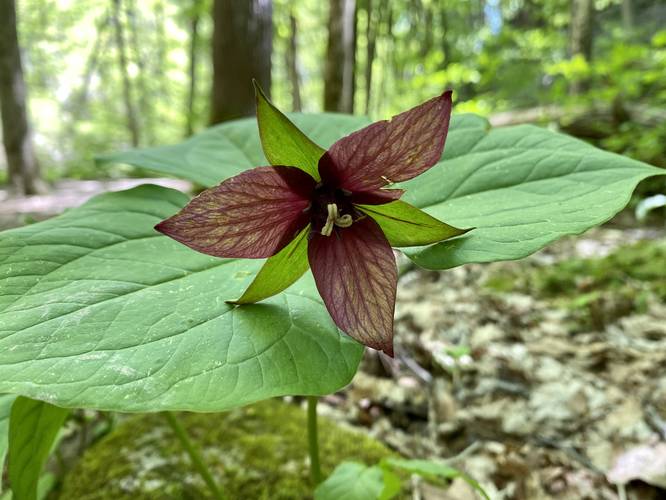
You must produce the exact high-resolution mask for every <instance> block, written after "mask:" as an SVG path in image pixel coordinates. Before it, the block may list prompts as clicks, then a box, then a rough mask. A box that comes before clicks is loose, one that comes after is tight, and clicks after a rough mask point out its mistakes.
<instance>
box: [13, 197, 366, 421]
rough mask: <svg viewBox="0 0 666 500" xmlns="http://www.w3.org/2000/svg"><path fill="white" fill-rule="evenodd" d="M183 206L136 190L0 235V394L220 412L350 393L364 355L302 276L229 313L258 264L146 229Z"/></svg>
mask: <svg viewBox="0 0 666 500" xmlns="http://www.w3.org/2000/svg"><path fill="white" fill-rule="evenodd" d="M186 202H187V197H186V196H185V195H183V194H182V193H179V192H178V191H174V190H171V189H165V188H161V187H157V186H141V187H138V188H135V189H132V190H129V191H124V192H119V193H108V194H104V195H101V196H99V197H96V198H94V199H93V200H91V201H89V202H88V203H86V204H85V205H83V206H81V207H79V208H77V209H73V210H70V211H68V212H66V213H65V214H63V215H62V216H60V217H57V218H54V219H50V220H48V221H45V222H41V223H37V224H33V225H30V226H26V227H23V228H19V229H13V230H10V231H7V232H4V233H0V325H2V327H1V329H0V393H10V394H20V395H24V396H28V397H32V398H35V399H42V400H46V401H49V402H50V403H53V404H56V405H58V406H63V407H75V408H99V409H106V410H120V411H161V410H193V411H221V410H226V409H229V408H233V407H237V406H241V405H245V404H248V403H252V402H254V401H259V400H263V399H266V398H269V397H274V396H281V395H287V394H303V395H322V394H328V393H331V392H334V391H336V390H338V389H340V388H341V387H343V386H344V385H346V384H347V383H348V382H349V381H350V380H351V378H352V376H353V375H354V373H355V372H356V368H357V366H358V363H359V361H360V358H361V355H362V352H363V347H362V346H361V345H360V344H358V343H356V342H355V341H354V340H352V339H351V338H349V337H348V336H346V335H344V334H342V333H340V332H339V331H338V330H337V328H336V327H335V325H334V323H333V321H332V320H331V318H330V316H329V315H328V313H327V312H326V309H325V308H324V306H323V304H322V302H321V300H320V298H319V295H318V293H317V291H316V288H315V285H314V281H313V280H312V277H311V275H309V273H308V276H306V277H304V279H302V280H300V281H299V282H298V283H295V284H294V285H293V286H292V287H291V288H290V290H288V291H287V292H285V293H282V294H280V295H279V296H276V297H273V298H270V299H268V300H266V301H264V302H262V303H261V304H251V305H246V306H242V307H237V306H231V305H229V304H227V303H226V302H225V300H229V299H233V298H235V297H238V296H240V294H241V292H242V291H243V290H244V289H245V288H246V287H247V285H248V284H249V282H250V281H251V280H252V278H253V276H254V275H255V274H256V272H257V271H258V270H259V267H260V265H261V262H260V261H256V260H233V259H217V258H214V257H209V256H206V255H203V254H200V253H197V252H194V251H192V250H190V249H188V248H187V247H185V246H184V245H181V244H179V243H177V242H175V241H173V240H171V239H170V238H167V237H164V236H162V235H160V234H159V233H157V232H156V231H154V230H153V226H154V225H155V224H156V223H157V222H159V221H161V220H163V219H164V218H166V217H168V216H170V215H172V214H174V213H175V212H177V211H178V210H179V209H180V208H181V207H182V206H183V205H184V204H185V203H186Z"/></svg>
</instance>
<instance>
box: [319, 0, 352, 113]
mask: <svg viewBox="0 0 666 500" xmlns="http://www.w3.org/2000/svg"><path fill="white" fill-rule="evenodd" d="M329 5H330V11H329V18H328V46H327V49H326V67H325V72H324V80H325V81H324V109H325V110H326V111H339V112H342V113H352V112H353V111H354V90H355V82H354V72H355V65H356V64H355V63H356V1H355V0H330V2H329Z"/></svg>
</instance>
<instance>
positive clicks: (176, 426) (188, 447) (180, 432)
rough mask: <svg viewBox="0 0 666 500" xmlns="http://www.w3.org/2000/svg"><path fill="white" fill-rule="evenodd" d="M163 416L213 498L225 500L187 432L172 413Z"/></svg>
mask: <svg viewBox="0 0 666 500" xmlns="http://www.w3.org/2000/svg"><path fill="white" fill-rule="evenodd" d="M164 416H165V418H166V420H167V422H169V426H171V429H172V430H173V432H174V434H175V435H176V437H177V438H178V440H179V441H180V444H181V445H183V448H184V449H185V451H186V452H187V454H188V455H189V456H190V460H192V464H193V465H194V468H195V469H196V470H197V472H198V473H199V474H201V477H202V478H203V480H204V481H205V482H206V484H207V485H208V488H209V489H210V491H211V493H212V494H213V498H215V499H216V500H226V497H225V496H224V494H223V493H222V490H221V489H220V488H219V486H218V485H217V483H216V482H215V479H213V475H212V474H211V472H210V469H209V468H208V466H207V465H206V463H205V462H204V460H203V457H202V456H201V452H200V451H199V449H198V448H197V447H196V446H195V445H194V443H193V442H192V441H191V440H190V437H189V436H188V435H187V431H185V429H184V428H183V426H182V425H181V423H180V422H179V421H178V419H177V418H176V416H175V415H174V414H173V413H172V412H166V413H164Z"/></svg>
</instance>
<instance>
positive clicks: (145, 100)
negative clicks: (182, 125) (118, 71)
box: [125, 0, 155, 144]
mask: <svg viewBox="0 0 666 500" xmlns="http://www.w3.org/2000/svg"><path fill="white" fill-rule="evenodd" d="M134 1H135V0H126V1H125V18H126V19H127V24H128V26H129V29H130V44H131V47H132V53H133V54H134V61H135V62H136V66H137V69H138V71H137V75H136V78H135V82H136V90H137V94H138V105H137V108H138V111H139V113H138V115H137V125H138V127H139V130H141V132H142V134H143V136H144V143H145V142H147V143H148V144H153V143H154V142H155V138H154V134H153V122H154V120H153V108H152V105H151V104H152V98H151V95H150V92H149V91H148V86H147V85H146V62H145V60H144V57H143V53H142V52H141V41H140V40H139V27H138V25H137V23H138V19H137V11H136V5H135V3H134Z"/></svg>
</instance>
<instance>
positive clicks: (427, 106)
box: [319, 91, 451, 191]
mask: <svg viewBox="0 0 666 500" xmlns="http://www.w3.org/2000/svg"><path fill="white" fill-rule="evenodd" d="M450 117H451V91H446V92H444V94H442V95H441V96H439V97H435V98H433V99H430V100H429V101H427V102H425V103H423V104H421V105H419V106H416V107H415V108H412V109H410V110H409V111H405V112H404V113H401V114H399V115H397V116H394V117H393V118H392V119H391V120H390V121H386V120H383V121H379V122H376V123H373V124H372V125H369V126H367V127H365V128H364V129H361V130H359V131H357V132H354V133H353V134H350V135H348V136H347V137H343V138H342V139H340V140H339V141H338V142H336V143H335V144H333V146H331V148H330V149H329V150H328V151H327V152H326V153H325V154H324V156H322V157H321V159H320V160H319V174H320V175H321V178H322V181H323V182H324V183H325V184H329V185H331V186H335V187H340V188H344V189H347V190H349V191H372V190H375V189H378V188H381V187H384V186H386V185H388V184H390V183H391V182H401V181H406V180H408V179H411V178H412V177H416V176H417V175H419V174H421V173H423V172H425V171H426V170H428V169H429V168H430V167H432V166H433V165H434V164H435V163H437V161H439V159H440V158H441V156H442V152H443V151H444V143H445V141H446V134H447V132H448V130H449V118H450Z"/></svg>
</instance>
